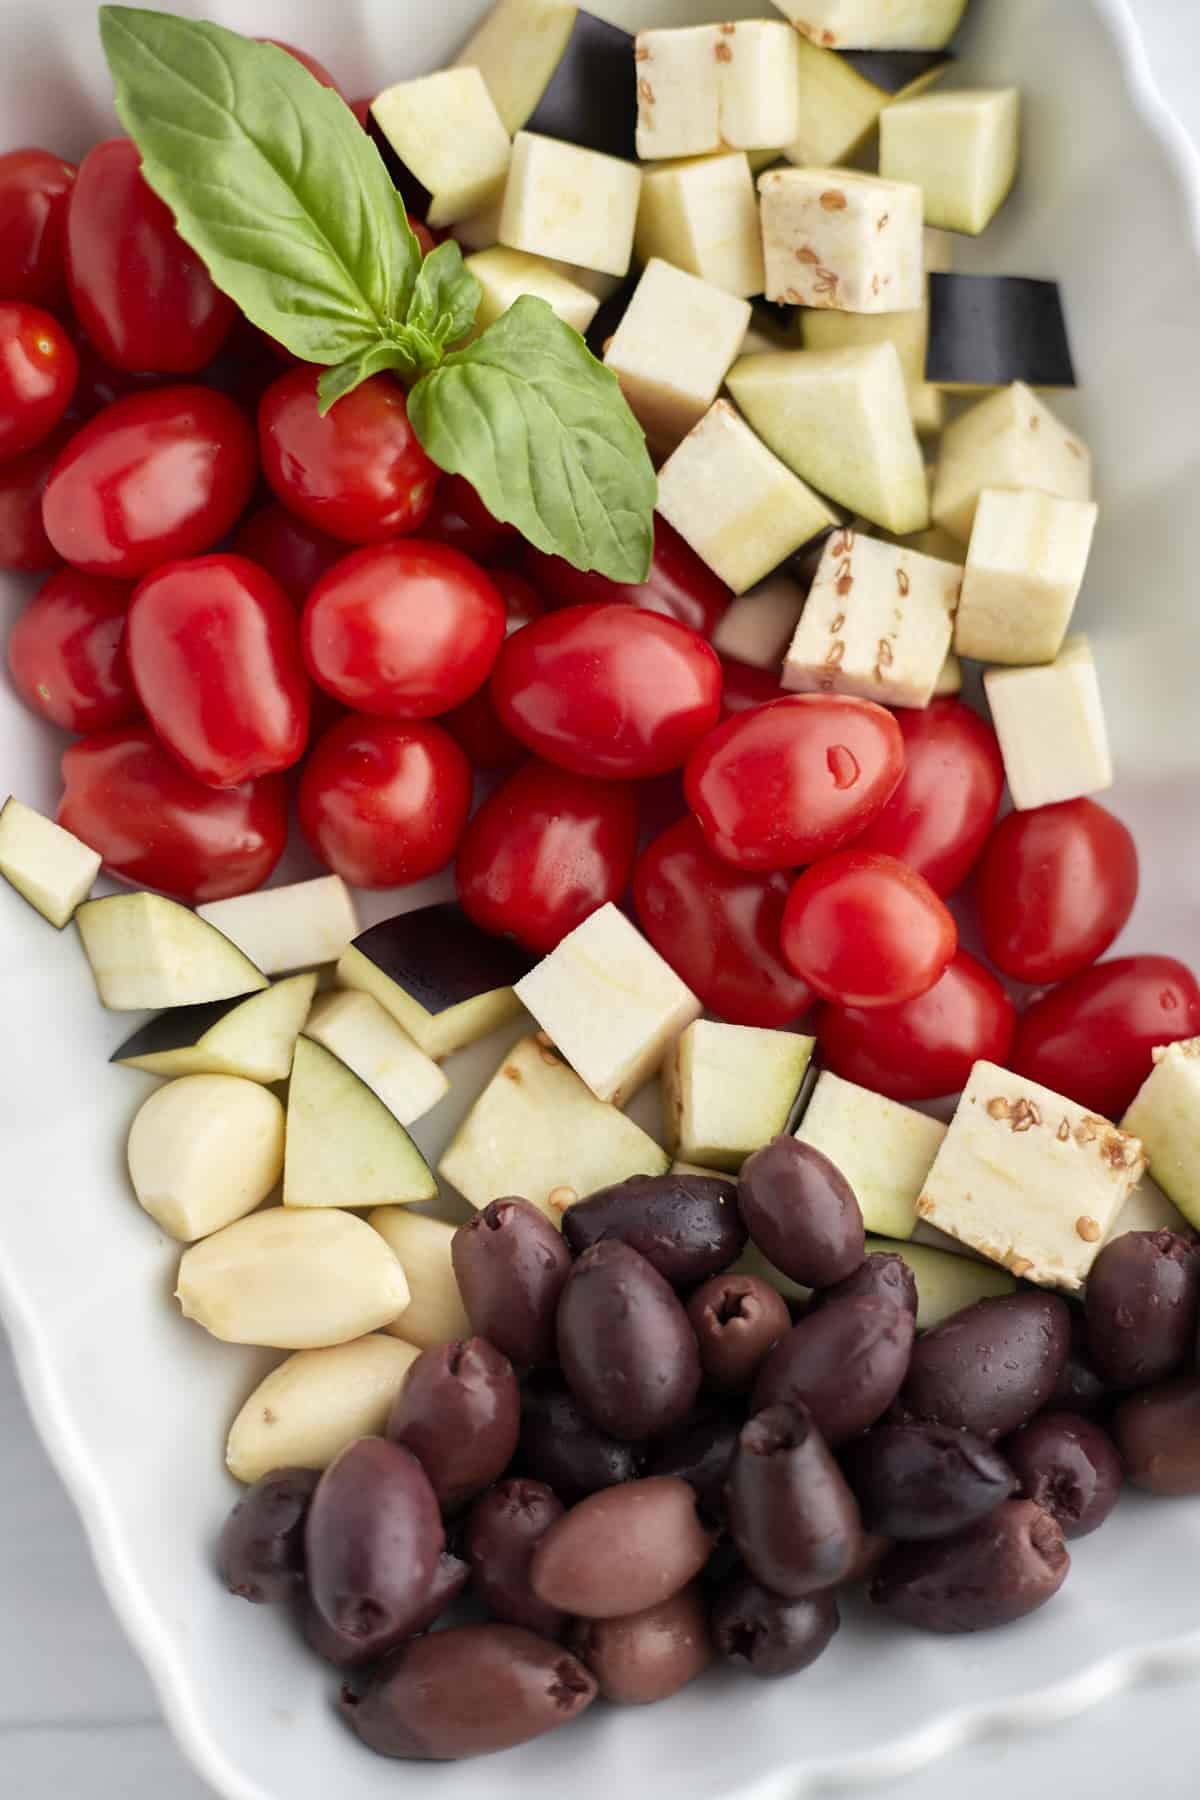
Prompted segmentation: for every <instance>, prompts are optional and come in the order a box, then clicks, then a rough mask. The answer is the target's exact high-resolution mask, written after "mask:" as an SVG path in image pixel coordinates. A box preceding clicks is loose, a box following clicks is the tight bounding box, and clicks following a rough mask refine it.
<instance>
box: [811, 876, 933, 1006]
mask: <svg viewBox="0 0 1200 1800" xmlns="http://www.w3.org/2000/svg"><path fill="white" fill-rule="evenodd" d="M781 942H782V945H783V959H784V961H785V962H786V963H787V965H788V967H789V968H791V969H794V970H795V972H796V974H797V975H799V976H800V977H801V979H802V980H804V981H807V982H808V984H809V986H810V987H812V988H813V989H815V991H816V992H817V993H818V994H820V996H821V998H822V999H823V1000H834V1001H837V1003H838V1004H839V1005H841V1006H859V1007H864V1008H873V1007H876V1006H899V1005H901V1004H903V1002H904V1001H906V1000H915V999H916V998H917V996H918V995H919V994H926V993H928V992H929V989H930V988H931V987H932V986H933V985H934V983H935V982H936V981H938V980H940V979H941V976H942V975H943V973H944V972H945V970H946V968H947V967H948V966H949V963H950V960H951V958H952V957H953V955H954V952H955V950H956V949H957V948H958V927H957V926H956V925H955V923H954V920H953V918H952V917H951V915H950V913H949V912H948V911H947V909H946V906H945V904H944V902H943V901H941V900H939V899H938V897H937V895H936V894H935V893H934V891H933V889H932V888H931V887H930V885H929V883H928V882H927V881H926V880H925V878H924V876H922V875H918V874H917V873H916V871H915V870H913V869H910V868H909V867H908V865H907V863H902V862H897V861H896V858H895V857H894V856H880V855H878V854H877V853H876V852H875V851H873V850H840V851H838V852H837V854H836V855H834V856H827V857H825V858H824V859H823V860H822V861H821V862H818V863H814V864H813V866H812V868H811V869H806V870H805V871H804V874H803V875H801V877H800V879H799V881H797V883H796V885H795V886H794V887H793V889H792V891H791V893H790V894H789V895H788V903H787V910H786V912H785V913H784V915H783V936H782V939H781Z"/></svg>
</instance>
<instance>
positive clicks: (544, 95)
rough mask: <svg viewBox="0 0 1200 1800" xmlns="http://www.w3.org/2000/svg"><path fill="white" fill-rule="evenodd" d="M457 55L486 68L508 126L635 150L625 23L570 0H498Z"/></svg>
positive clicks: (596, 146)
mask: <svg viewBox="0 0 1200 1800" xmlns="http://www.w3.org/2000/svg"><path fill="white" fill-rule="evenodd" d="M455 61H456V63H458V64H464V63H465V64H473V65H474V66H475V67H476V68H478V69H479V70H480V71H481V73H482V75H483V78H484V80H485V81H486V82H487V85H488V88H489V89H490V91H491V95H492V98H493V100H494V101H495V102H496V106H497V109H498V110H499V113H500V117H501V118H502V119H503V120H504V124H505V127H506V129H507V130H509V131H511V132H517V131H520V130H522V129H523V127H525V126H528V127H529V129H530V130H531V131H538V132H541V133H542V135H543V136H544V137H552V138H564V139H566V140H567V141H568V142H570V143H574V144H582V145H583V146H584V148H585V149H588V150H603V151H604V152H605V153H606V154H607V155H609V156H626V157H631V156H633V155H634V125H635V120H636V116H637V99H636V93H635V87H636V76H635V73H634V65H633V39H632V38H631V37H630V35H629V33H628V32H626V31H622V30H621V29H620V27H619V26H616V25H610V24H608V23H607V21H606V20H604V19H597V18H596V17H595V16H594V15H593V14H592V13H589V12H584V11H583V10H582V8H580V7H577V6H570V5H564V4H563V0H498V4H497V5H496V6H494V7H493V8H492V10H491V12H490V13H489V14H488V16H487V18H486V19H485V20H484V22H483V24H482V25H481V26H480V27H479V29H478V31H476V32H475V34H474V35H473V36H472V37H471V38H470V39H469V40H468V42H467V43H466V44H465V45H464V47H463V49H462V50H461V52H460V53H459V55H458V56H457V57H456V58H455Z"/></svg>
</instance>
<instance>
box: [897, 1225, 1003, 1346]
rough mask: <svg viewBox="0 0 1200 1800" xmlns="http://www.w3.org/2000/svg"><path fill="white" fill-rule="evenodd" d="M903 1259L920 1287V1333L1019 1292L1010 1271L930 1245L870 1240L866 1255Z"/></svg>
mask: <svg viewBox="0 0 1200 1800" xmlns="http://www.w3.org/2000/svg"><path fill="white" fill-rule="evenodd" d="M877 1252H878V1253H880V1254H882V1255H885V1256H902V1257H903V1258H904V1260H905V1262H906V1263H907V1264H908V1266H909V1268H910V1269H911V1270H912V1272H913V1278H914V1279H915V1281H916V1284H917V1330H918V1331H932V1330H933V1329H934V1327H935V1326H937V1325H944V1324H945V1322H946V1320H947V1319H949V1318H950V1317H951V1316H952V1315H953V1314H954V1313H956V1312H961V1311H962V1309H963V1307H964V1306H974V1304H975V1302H976V1301H977V1300H991V1299H994V1298H998V1297H999V1296H1000V1295H1002V1294H1012V1293H1015V1292H1016V1286H1017V1283H1016V1280H1015V1278H1014V1277H1013V1276H1012V1275H1010V1274H1009V1273H1008V1270H1007V1269H998V1268H996V1266H995V1265H994V1264H993V1263H986V1262H977V1261H976V1259H975V1258H974V1257H973V1256H958V1255H956V1254H955V1253H954V1252H953V1251H951V1250H934V1249H932V1248H931V1247H930V1246H929V1245H928V1244H909V1243H904V1242H903V1241H901V1240H899V1239H895V1238H888V1237H869V1238H868V1239H867V1255H868V1256H873V1255H875V1254H876V1253H877Z"/></svg>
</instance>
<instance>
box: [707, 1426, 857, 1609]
mask: <svg viewBox="0 0 1200 1800" xmlns="http://www.w3.org/2000/svg"><path fill="white" fill-rule="evenodd" d="M725 1507H726V1516H727V1518H728V1520H729V1532H730V1536H731V1537H732V1538H733V1541H734V1543H735V1544H736V1545H737V1547H738V1549H739V1550H740V1552H741V1555H742V1560H743V1562H744V1563H745V1564H746V1567H747V1568H748V1569H749V1570H750V1573H751V1574H752V1575H753V1576H754V1577H755V1578H756V1580H758V1581H761V1582H762V1584H763V1586H764V1587H768V1588H770V1590H771V1592H772V1593H773V1594H782V1595H783V1596H784V1597H785V1598H786V1599H789V1600H798V1599H800V1598H801V1597H802V1596H803V1595H805V1594H811V1593H814V1592H816V1590H817V1589H819V1588H827V1587H833V1586H834V1585H835V1584H836V1583H837V1582H839V1581H843V1580H844V1579H845V1577H846V1574H847V1572H848V1571H849V1570H850V1568H851V1567H852V1566H853V1564H854V1561H855V1558H856V1557H857V1555H858V1553H859V1550H860V1548H861V1545H862V1524H861V1521H860V1519H859V1512H858V1506H857V1504H856V1502H855V1499H854V1496H853V1494H852V1493H851V1492H850V1489H849V1488H848V1487H847V1485H846V1482H845V1480H844V1478H843V1476H842V1472H841V1470H840V1469H839V1468H838V1466H837V1464H836V1462H835V1461H834V1460H833V1457H832V1456H831V1455H830V1452H829V1449H828V1447H827V1446H826V1444H825V1443H824V1442H823V1441H822V1439H821V1437H820V1435H819V1434H818V1432H817V1430H816V1427H815V1425H814V1424H813V1420H812V1416H811V1414H809V1413H808V1412H807V1411H805V1410H804V1409H802V1408H800V1409H796V1410H793V1409H792V1408H791V1407H788V1406H771V1407H768V1408H767V1409H766V1411H765V1412H760V1413H757V1414H756V1415H755V1417H754V1418H752V1419H751V1420H749V1422H748V1423H747V1424H746V1425H744V1426H743V1427H742V1431H741V1435H740V1436H739V1438H738V1447H737V1454H736V1455H735V1457H734V1459H733V1467H732V1468H731V1470H730V1471H729V1483H728V1487H727V1489H726V1495H725Z"/></svg>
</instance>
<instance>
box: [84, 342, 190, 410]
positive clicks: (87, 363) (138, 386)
mask: <svg viewBox="0 0 1200 1800" xmlns="http://www.w3.org/2000/svg"><path fill="white" fill-rule="evenodd" d="M73 341H74V344H75V355H76V356H77V358H78V359H79V379H78V381H77V382H76V383H75V397H74V399H73V400H72V401H71V408H70V412H69V414H68V417H69V418H71V419H74V420H76V421H77V423H78V424H86V423H87V421H88V420H89V419H94V418H95V416H96V414H97V413H98V412H103V411H104V408H105V407H106V406H111V405H112V403H113V401H114V400H124V399H125V397H126V395H128V394H144V393H145V392H146V390H147V389H148V388H156V387H165V386H166V385H167V383H168V382H169V380H170V377H169V376H167V375H156V374H154V372H153V371H151V372H149V373H142V374H138V373H136V372H135V371H133V370H130V369H114V368H113V366H112V364H111V363H110V362H105V360H104V358H103V357H102V356H101V354H100V352H99V351H98V350H97V348H96V346H95V344H93V343H92V342H91V340H90V338H88V337H87V335H86V334H85V333H84V332H82V331H80V330H79V328H78V326H76V327H75V332H74V340H73Z"/></svg>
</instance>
